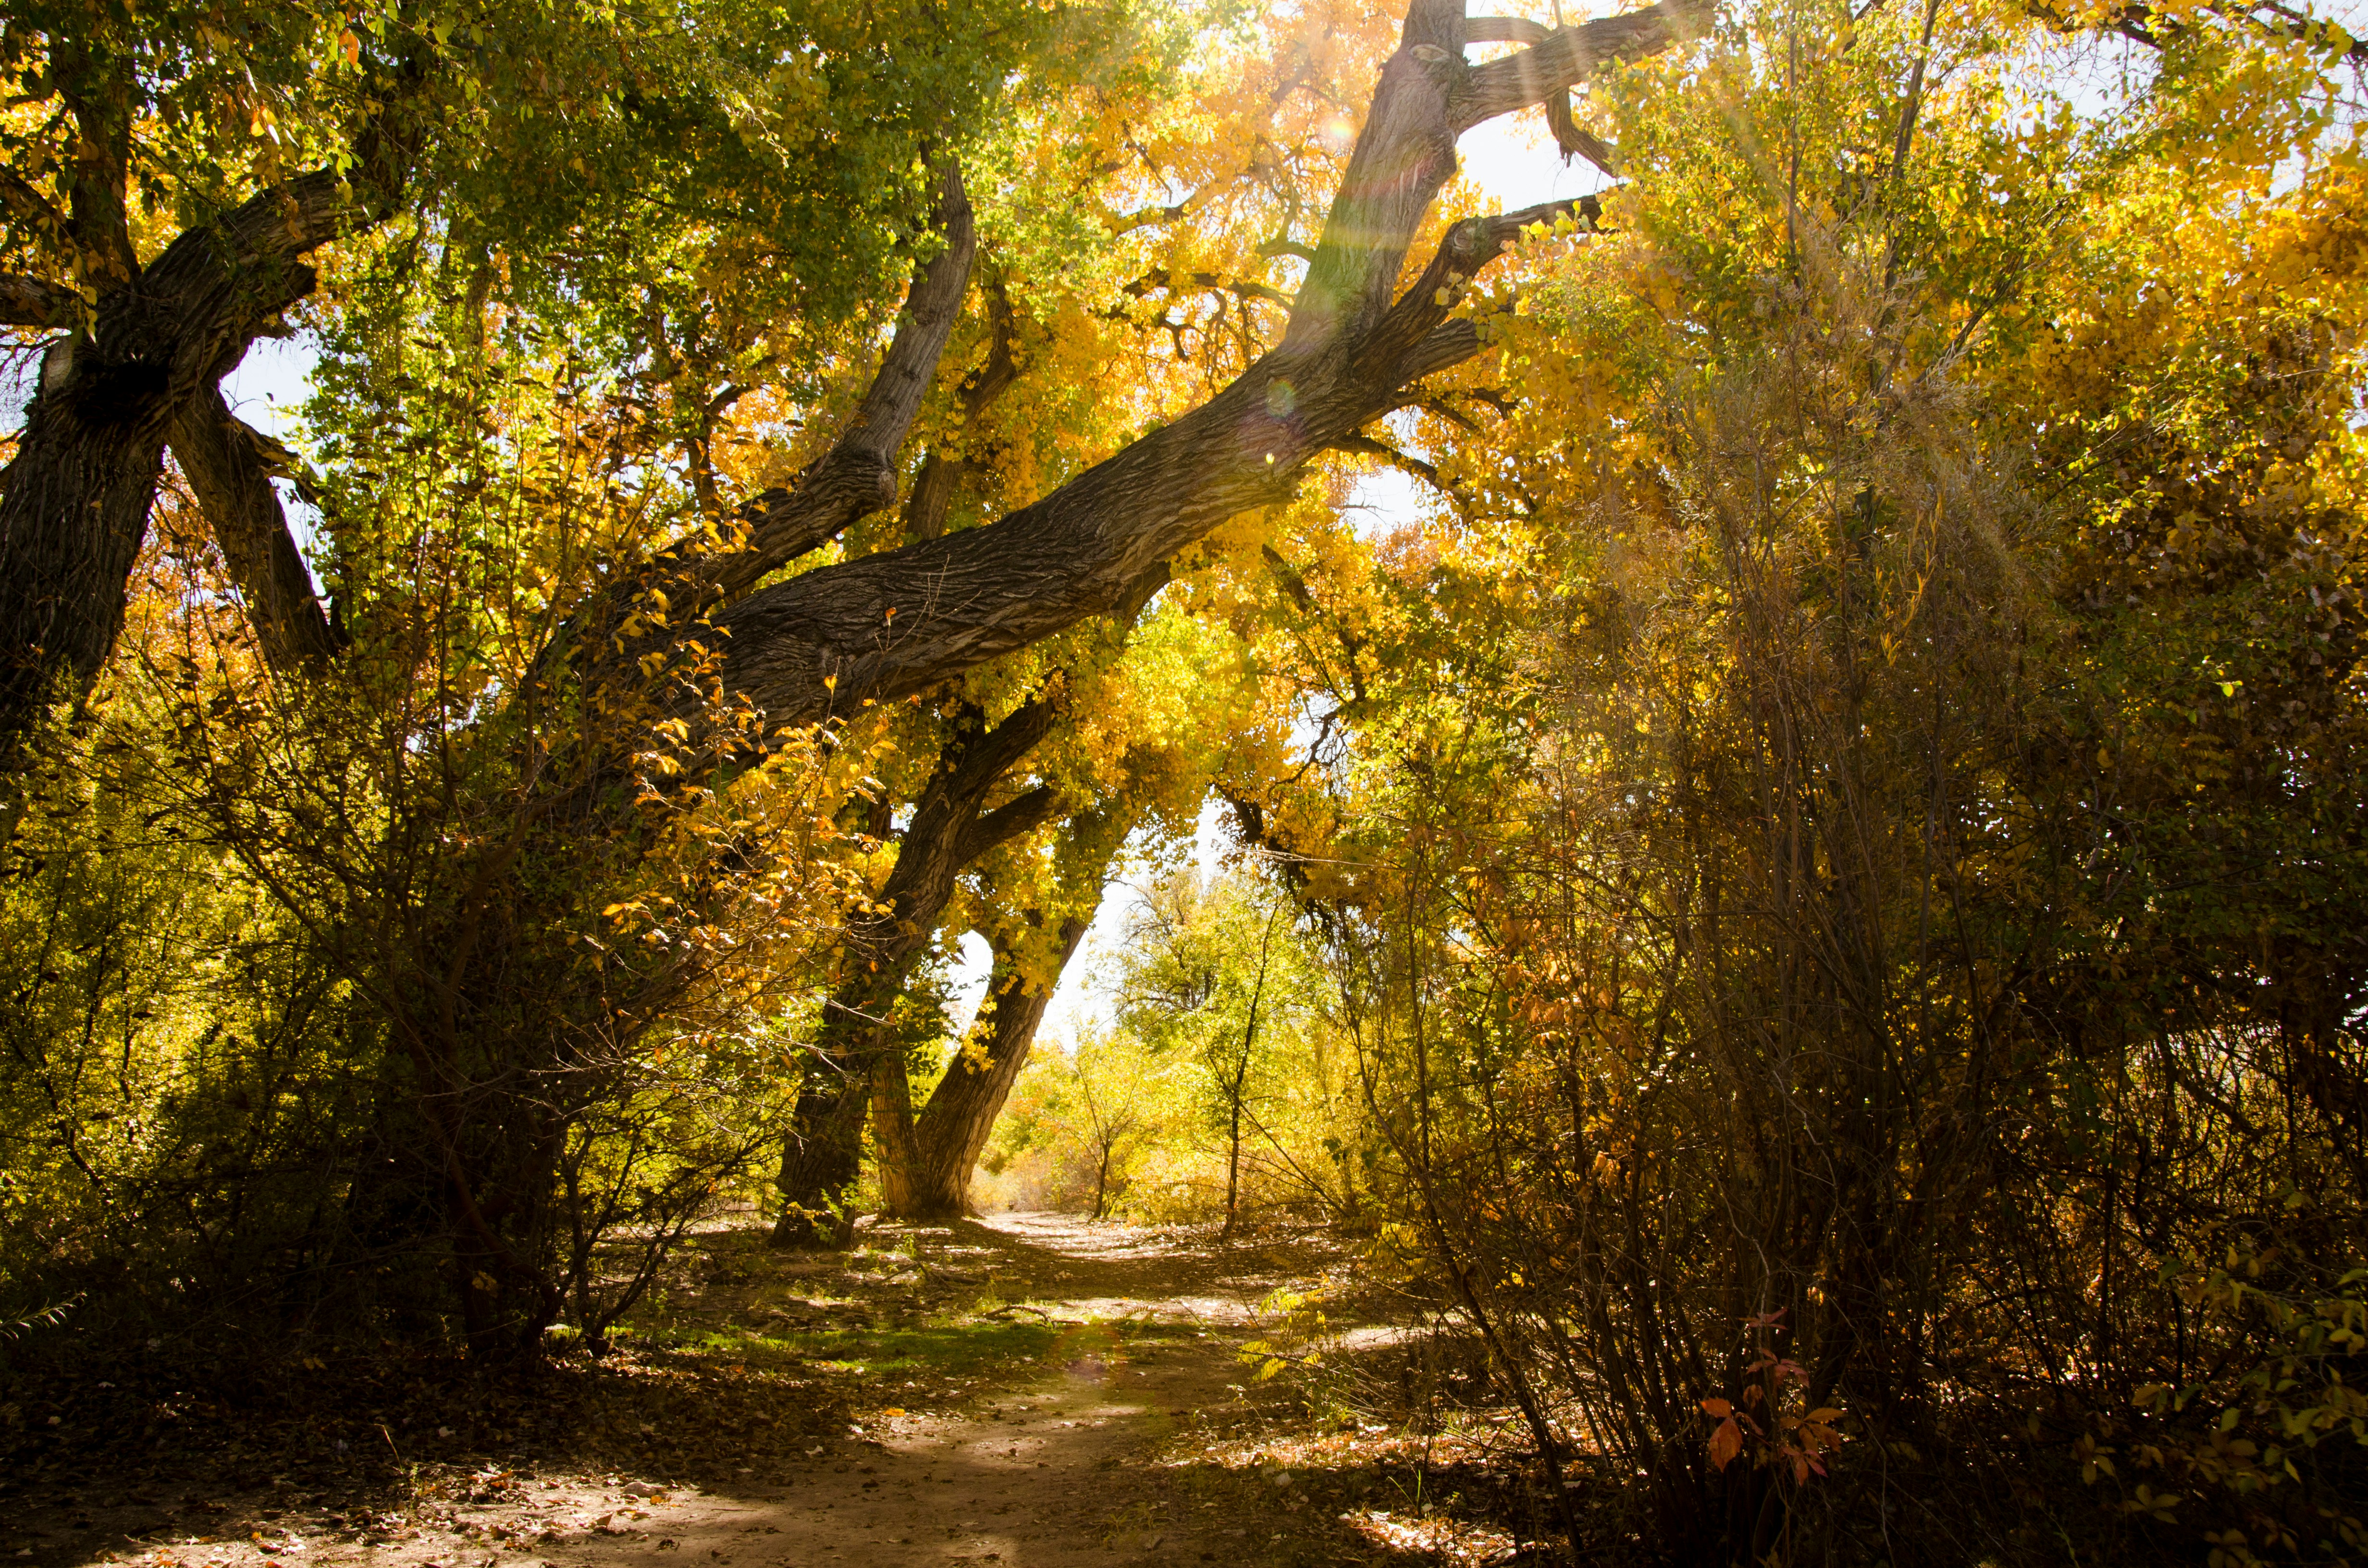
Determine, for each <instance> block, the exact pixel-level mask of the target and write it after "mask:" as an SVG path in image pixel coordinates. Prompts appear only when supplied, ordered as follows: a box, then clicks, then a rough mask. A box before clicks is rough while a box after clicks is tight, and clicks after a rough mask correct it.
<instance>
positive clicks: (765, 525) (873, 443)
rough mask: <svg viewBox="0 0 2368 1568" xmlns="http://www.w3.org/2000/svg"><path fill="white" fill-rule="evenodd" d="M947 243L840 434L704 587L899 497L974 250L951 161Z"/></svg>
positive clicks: (734, 577)
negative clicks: (899, 474) (904, 465)
mask: <svg viewBox="0 0 2368 1568" xmlns="http://www.w3.org/2000/svg"><path fill="white" fill-rule="evenodd" d="M937 220H938V222H937V227H938V231H939V233H940V234H941V235H942V236H943V238H944V242H945V243H944V248H942V249H941V250H939V252H938V254H937V255H936V256H932V257H931V258H930V259H929V260H928V262H927V263H926V264H925V265H924V266H922V267H921V268H920V269H919V271H918V272H917V273H916V275H915V277H914V278H913V285H912V288H911V289H910V290H908V291H907V292H906V294H905V308H904V310H903V312H901V314H900V316H899V319H898V321H897V324H896V335H895V336H894V339H892V340H891V341H890V343H889V345H888V352H887V355H886V356H885V357H884V358H882V361H881V364H880V369H879V372H878V373H877V374H876V375H874V376H873V377H872V378H871V387H870V389H869V390H868V391H866V392H865V393H864V394H863V402H862V403H861V404H860V406H858V408H857V409H856V411H855V416H854V418H852V419H851V420H849V421H848V426H847V431H846V434H844V435H843V436H841V437H839V439H838V441H837V444H835V445H834V446H833V447H832V448H831V449H830V450H829V451H828V452H827V453H825V455H824V456H823V458H822V460H820V461H818V462H816V463H815V464H814V466H813V467H812V468H810V469H808V470H807V471H806V472H805V473H804V474H803V476H802V477H801V478H800V479H799V481H798V483H797V484H796V485H795V486H794V487H792V488H791V491H790V493H789V494H786V495H784V496H782V497H781V498H780V500H778V501H776V502H774V503H773V504H772V505H771V506H768V507H767V508H766V509H765V510H764V511H763V512H762V513H761V514H759V515H758V516H757V517H755V518H754V519H753V520H752V521H751V523H750V525H749V529H748V540H747V543H746V547H745V548H743V549H739V550H735V551H727V552H725V553H723V554H720V555H717V556H714V557H712V562H713V566H712V571H711V573H710V574H709V578H710V582H709V585H710V587H711V589H712V592H713V593H714V594H715V595H717V596H718V597H724V598H729V597H734V596H735V595H738V594H741V593H745V592H746V591H747V589H748V588H750V587H752V586H754V585H756V583H757V580H758V579H759V578H761V577H763V576H764V575H765V574H767V573H768V572H771V571H773V570H774V569H775V568H777V567H779V566H780V565H782V564H783V563H785V562H790V561H792V560H794V559H796V558H797V557H798V556H800V555H803V554H804V553H805V552H806V551H810V550H813V549H814V548H815V547H816V546H818V545H821V544H823V543H825V542H826V541H828V540H831V539H834V538H836V537H837V535H838V534H839V533H841V532H842V531H844V530H845V529H846V528H848V525H849V524H852V523H853V522H855V521H856V520H857V519H858V518H860V517H864V516H865V515H866V514H868V513H871V512H876V511H880V510H882V509H883V508H885V507H888V506H894V505H895V503H896V449H897V448H899V447H901V446H902V445H904V442H905V432H907V431H909V430H910V429H911V428H912V427H913V419H914V416H915V415H917V414H919V413H920V410H921V400H922V399H923V398H924V397H926V396H927V395H928V390H929V382H930V381H931V380H932V379H933V378H934V377H935V376H936V375H937V369H938V360H939V357H940V356H942V355H943V354H944V353H945V349H946V340H947V338H948V337H950V336H951V335H952V333H953V328H954V323H955V322H956V321H958V320H959V319H961V316H962V296H963V295H964V294H965V293H966V292H967V291H968V290H969V288H970V269H971V263H972V262H973V259H974V258H975V257H976V256H977V254H978V235H977V230H976V226H975V224H974V223H973V221H972V216H971V205H970V197H969V194H968V193H967V192H966V191H964V190H963V188H962V170H961V168H960V167H959V166H958V165H955V164H953V163H952V162H951V161H949V162H948V163H947V165H946V168H945V176H944V183H943V186H942V187H941V191H940V195H939V202H938V210H937Z"/></svg>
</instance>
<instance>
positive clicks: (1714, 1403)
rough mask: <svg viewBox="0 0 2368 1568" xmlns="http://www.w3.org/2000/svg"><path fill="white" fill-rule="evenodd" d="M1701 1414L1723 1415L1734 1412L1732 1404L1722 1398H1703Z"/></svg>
mask: <svg viewBox="0 0 2368 1568" xmlns="http://www.w3.org/2000/svg"><path fill="white" fill-rule="evenodd" d="M1702 1414H1703V1415H1716V1416H1721V1417H1724V1416H1728V1415H1734V1414H1735V1406H1733V1405H1731V1404H1729V1403H1726V1401H1725V1400H1723V1399H1706V1400H1703V1401H1702Z"/></svg>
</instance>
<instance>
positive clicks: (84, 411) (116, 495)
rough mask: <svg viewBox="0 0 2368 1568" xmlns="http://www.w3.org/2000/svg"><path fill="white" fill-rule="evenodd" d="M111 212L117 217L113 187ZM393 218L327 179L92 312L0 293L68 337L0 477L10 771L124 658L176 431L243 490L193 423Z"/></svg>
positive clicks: (245, 217) (1, 732) (121, 269)
mask: <svg viewBox="0 0 2368 1568" xmlns="http://www.w3.org/2000/svg"><path fill="white" fill-rule="evenodd" d="M385 140H386V139H385V138H382V137H378V136H376V135H375V134H373V135H372V136H371V137H369V138H366V141H368V142H370V156H369V157H368V158H367V159H366V160H365V162H367V163H370V164H371V165H373V166H374V167H375V171H376V173H377V174H378V175H379V176H380V178H381V189H399V188H400V187H401V184H402V176H401V168H400V164H401V159H400V157H399V156H395V155H393V154H392V153H390V151H389V149H387V148H386V147H385V146H383V145H381V144H382V143H383V142H385ZM357 172H359V171H357ZM116 183H117V185H118V186H119V187H120V180H118V181H117V182H116ZM17 194H18V196H19V197H20V199H27V200H31V201H39V200H40V197H39V195H38V193H34V194H31V195H27V194H26V193H25V192H21V191H20V192H18V193H17ZM111 199H112V200H113V201H114V202H115V203H116V204H117V205H118V206H119V207H120V202H121V192H120V188H118V189H117V190H116V191H115V192H114V193H113V195H112V197H111ZM391 207H392V202H391V200H388V199H383V198H381V199H379V200H377V201H375V202H373V203H371V204H370V205H368V206H364V205H362V204H359V203H358V201H357V199H356V191H355V186H354V185H353V184H352V183H350V182H349V179H348V176H347V175H344V174H340V173H338V172H337V171H336V170H334V169H320V170H315V171H313V173H311V174H306V175H302V176H298V177H296V178H294V179H291V180H289V181H287V182H285V183H284V184H282V185H279V186H277V187H273V188H272V189H269V190H267V191H264V192H262V193H261V194H260V195H257V196H256V197H254V198H253V199H250V200H248V201H247V202H246V203H245V204H244V205H243V206H240V207H238V208H236V209H234V210H232V211H231V212H229V213H227V214H225V215H224V216H223V217H222V218H221V219H219V220H218V221H216V222H212V223H210V224H207V225H205V226H203V227H201V228H196V229H191V230H188V231H187V232H186V233H183V234H181V236H180V237H179V238H177V239H176V240H175V241H174V242H173V243H172V244H170V245H169V246H167V247H166V248H165V253H164V254H163V255H162V256H158V257H157V258H156V259H155V260H154V262H152V263H151V264H150V265H149V266H148V267H145V268H142V267H140V266H139V265H138V262H137V259H136V257H134V256H132V255H131V252H130V250H129V249H128V247H120V246H119V247H118V248H119V251H120V254H115V255H112V256H109V257H108V267H106V268H104V269H103V273H104V275H105V276H107V277H108V278H109V280H110V281H109V286H108V287H106V288H104V289H102V290H101V292H100V293H99V296H98V299H97V303H96V304H93V305H88V306H85V304H84V303H83V301H82V300H81V297H80V296H79V294H77V293H75V292H74V291H73V290H66V289H63V287H62V286H59V285H53V284H49V283H46V282H44V281H43V280H41V279H39V278H6V279H0V319H6V320H7V321H10V322H12V323H15V324H19V325H28V326H46V327H53V328H58V329H61V330H63V331H64V332H65V334H66V335H64V336H63V337H61V338H60V339H58V341H57V342H55V343H54V344H52V345H51V347H50V349H49V351H48V352H47V353H46V354H45V355H43V357H42V360H41V371H40V382H39V384H38V385H37V387H36V388H35V391H34V394H33V401H32V403H31V405H30V406H29V407H28V409H27V410H26V415H25V429H24V433H23V434H22V436H21V437H19V438H18V441H17V455H16V457H15V459H14V460H12V461H11V462H10V463H9V464H8V467H7V470H6V473H5V474H0V757H6V756H8V755H10V754H12V753H13V752H14V751H15V750H16V749H17V746H18V745H19V744H21V743H22V742H23V741H24V739H25V738H26V737H27V736H28V734H29V733H31V732H32V730H33V729H34V727H35V726H36V725H37V724H38V723H39V722H40V716H41V714H42V713H43V712H44V711H45V710H47V708H48V706H49V704H50V703H51V702H53V701H56V700H59V699H68V700H79V699H82V698H84V697H85V696H87V695H88V694H89V691H90V688H91V686H92V684H93V683H94V682H96V681H97V678H98V673H99V670H100V668H101V667H102V666H103V665H105V664H106V663H107V659H108V654H109V653H111V652H112V651H113V649H114V646H115V639H116V635H117V633H118V632H120V631H121V630H122V626H123V610H124V600H125V596H126V594H127V592H128V588H129V585H130V582H131V570H132V566H133V564H134V563H135V562H137V561H138V560H139V557H140V547H141V545H142V542H143V541H144V540H145V539H146V538H147V533H148V514H149V510H150V508H151V506H153V505H154V501H155V498H156V486H157V483H158V481H159V479H160V478H161V476H162V474H163V469H164V460H165V443H166V442H167V441H173V440H177V439H179V437H178V436H176V430H180V431H183V432H185V433H187V434H188V435H189V436H190V437H193V438H195V439H197V440H200V441H205V442H206V443H207V449H206V450H204V451H202V452H199V451H196V450H193V451H192V452H191V453H190V454H189V456H190V457H191V458H192V459H193V460H195V461H196V463H197V464H198V465H199V467H200V468H202V469H205V470H207V471H208V472H207V476H206V480H205V481H202V482H201V483H200V489H201V491H203V490H207V489H211V488H212V487H211V483H210V482H211V480H212V479H213V478H214V477H216V476H218V475H219V476H222V477H223V478H224V482H225V483H226V484H229V485H232V486H233V487H235V486H238V485H240V484H243V483H244V481H245V478H246V477H247V475H246V474H245V472H243V470H241V469H240V467H239V466H238V462H237V454H236V453H234V452H228V451H225V450H224V449H222V448H221V447H219V446H218V445H213V444H212V443H211V437H212V436H213V435H214V434H216V433H217V432H216V431H214V430H211V429H210V428H209V427H208V426H206V425H204V424H203V423H199V424H190V425H187V426H185V425H184V424H183V422H184V420H185V419H199V420H200V421H202V420H204V419H207V418H210V417H213V416H215V415H219V416H220V417H222V418H227V417H228V415H227V413H226V411H222V410H221V399H220V394H219V392H217V391H216V387H217V385H218V383H219V382H220V381H221V380H222V377H223V376H225V375H227V374H229V373H230V371H231V370H232V369H233V368H234V367H235V366H236V365H237V364H238V361H239V360H240V358H243V357H244V356H245V353H246V348H247V346H248V345H249V344H250V343H252V342H253V341H254V340H255V338H256V335H257V334H258V333H260V332H261V331H262V330H263V329H264V327H266V326H267V325H268V324H269V323H270V321H271V319H272V318H273V317H274V316H277V315H278V314H279V312H281V311H283V310H285V309H287V308H288V307H289V306H290V305H291V304H294V303H295V302H296V301H299V300H301V299H302V298H303V297H304V296H305V295H306V294H308V293H310V292H312V290H313V282H314V278H313V269H312V268H311V267H308V266H306V265H305V264H304V262H303V261H302V256H304V255H305V254H306V253H307V252H309V251H311V250H313V249H314V248H316V247H318V246H320V245H322V244H326V243H327V242H328V241H330V240H332V239H335V238H336V236H337V235H338V234H340V233H347V232H349V231H351V230H353V229H355V228H357V227H362V226H366V225H368V224H370V223H372V222H377V221H378V220H380V219H381V218H382V217H384V216H385V214H386V213H387V211H389V210H391ZM80 210H81V209H80V208H79V207H78V208H77V212H78V213H79V212H80ZM61 222H62V223H63V220H61ZM85 251H86V253H87V252H88V251H89V247H88V246H87V245H86V246H85ZM214 493H215V494H217V495H223V494H232V491H231V490H216V491H215V492H214ZM243 501H244V498H243ZM275 507H276V503H275ZM244 543H245V540H239V539H232V540H225V541H224V546H225V551H226V552H227V553H230V554H231V555H232V556H233V559H234V560H235V559H237V558H238V556H239V551H240V548H241V546H242V544H244ZM265 551H266V547H265V546H264V545H263V544H262V543H261V542H259V541H258V542H257V543H256V547H255V550H254V551H250V556H251V558H252V560H253V561H254V562H255V563H256V565H257V567H258V570H260V571H261V572H263V574H264V577H263V578H262V579H260V580H262V581H271V580H273V577H272V574H274V573H277V574H278V577H277V579H276V580H277V581H279V582H282V583H284V582H286V581H288V580H289V579H288V578H287V576H286V574H285V571H284V567H285V562H274V561H271V560H269V559H268V555H267V553H265ZM301 565H302V563H301V562H299V563H298V566H299V570H300V571H301ZM242 586H245V587H248V589H249V592H250V597H253V594H254V588H253V586H252V585H248V584H243V585H242ZM291 613H292V612H291ZM289 625H290V631H291V634H293V635H298V636H301V635H302V630H301V629H299V628H295V627H294V626H293V623H292V621H291V622H290V623H289Z"/></svg>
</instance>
